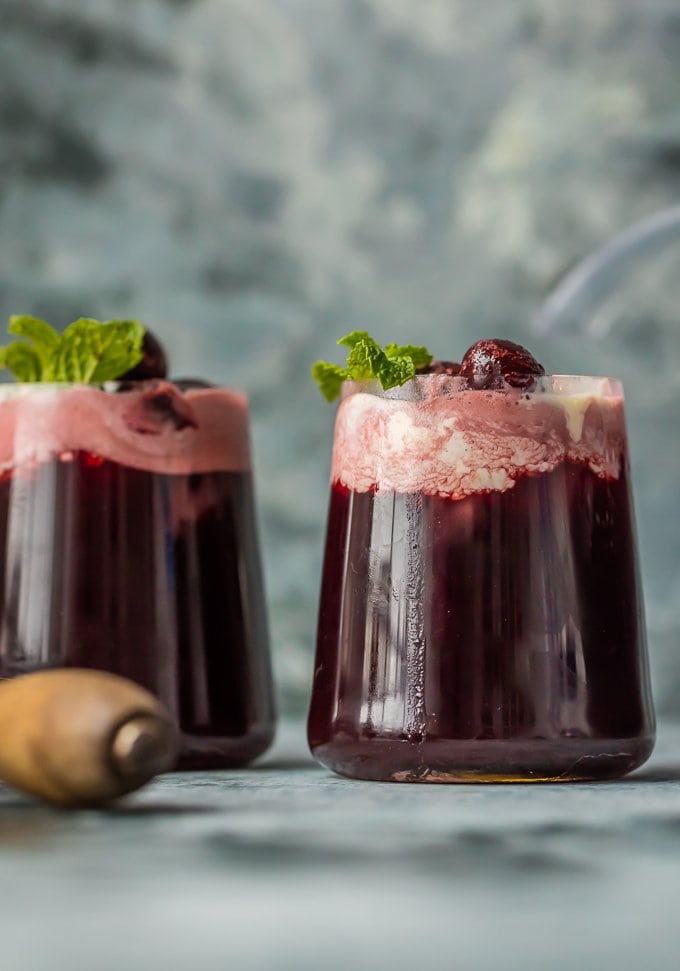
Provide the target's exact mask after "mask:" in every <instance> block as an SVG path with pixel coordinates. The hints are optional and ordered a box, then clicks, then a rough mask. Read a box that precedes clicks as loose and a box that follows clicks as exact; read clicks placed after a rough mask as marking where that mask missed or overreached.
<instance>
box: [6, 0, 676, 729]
mask: <svg viewBox="0 0 680 971" xmlns="http://www.w3.org/2000/svg"><path fill="white" fill-rule="evenodd" d="M679 195H680V7H679V6H678V3H677V0H593V2H589V3H585V2H583V3H568V2H559V0H419V2H418V3H414V2H413V0H89V2H88V3H86V4H84V3H82V2H79V0H62V2H58V3H57V2H48V0H0V317H6V316H7V315H8V314H9V313H11V312H19V311H21V312H32V313H36V314H39V315H43V316H46V317H48V319H51V320H52V321H54V322H55V323H58V324H63V323H65V322H67V321H68V320H69V319H72V318H73V317H75V316H79V315H81V314H83V313H85V314H91V315H94V316H102V317H105V316H114V315H115V316H123V315H135V316H138V317H140V318H141V319H143V320H144V321H145V322H146V323H147V324H148V325H149V326H150V327H151V328H153V329H154V330H155V331H156V332H157V333H158V334H159V335H160V336H161V338H162V339H163V340H164V342H165V343H166V345H167V347H168V349H169V351H170V354H171V357H172V361H173V364H174V370H175V372H182V373H183V374H192V373H193V374H198V375H204V376H206V377H208V378H211V379H213V380H217V381H223V382H226V383H230V384H235V385H238V386H240V387H242V388H243V389H245V390H246V391H247V392H248V394H249V395H250V397H251V401H252V415H253V436H254V442H255V452H256V463H257V466H256V471H257V482H258V498H259V508H260V514H261V532H262V539H263V545H264V552H265V558H266V567H267V571H266V572H267V582H268V590H269V598H270V615H271V625H272V633H273V641H274V647H275V662H276V670H277V676H278V682H279V685H280V688H281V692H282V697H283V700H284V705H285V706H286V707H287V708H288V709H289V710H292V709H302V708H304V706H305V705H306V698H307V693H308V687H309V682H310V677H311V667H312V660H311V652H312V649H313V641H314V625H315V610H316V597H317V590H318V583H319V572H320V558H321V547H322V536H323V521H324V517H325V511H326V495H327V477H328V469H329V458H330V444H331V434H332V418H333V415H332V409H331V408H329V407H328V406H326V405H325V404H324V403H323V401H322V400H321V398H320V396H318V394H317V392H316V391H315V389H314V388H313V387H312V385H311V383H310V381H309V378H308V369H309V364H310V363H311V362H312V361H313V360H314V359H316V358H317V357H320V356H323V357H326V356H328V355H329V354H331V353H332V349H333V344H334V340H335V338H336V337H337V336H339V335H340V333H342V332H344V331H345V329H349V328H351V327H354V326H360V327H362V328H368V329H370V330H372V331H374V332H375V334H376V336H378V337H380V338H381V339H383V340H391V339H394V340H399V341H406V340H415V339H417V340H419V341H422V342H425V343H427V344H428V345H430V346H431V348H432V349H433V350H434V351H435V352H436V354H437V355H439V356H445V357H457V356H459V355H460V354H461V353H462V352H463V350H464V349H465V348H466V347H467V345H468V344H469V343H471V342H472V341H473V340H475V339H476V338H478V337H481V336H491V335H499V336H506V337H511V338H514V339H516V340H520V341H523V342H525V343H528V344H529V345H530V346H531V347H532V348H533V349H534V350H535V351H536V352H537V354H538V355H539V356H541V357H542V358H543V361H544V364H545V365H546V367H547V368H548V369H549V370H553V371H563V372H564V371H571V370H574V371H583V372H600V373H601V372H608V373H615V374H618V375H620V376H622V377H623V378H624V380H625V381H626V386H627V390H628V400H629V420H630V426H631V434H632V445H633V458H634V472H635V478H636V487H637V499H638V509H639V519H640V534H641V544H642V553H643V566H644V578H645V587H646V592H647V601H648V615H649V626H650V636H651V641H652V649H653V670H654V676H655V683H656V687H657V699H658V702H659V705H660V707H661V708H662V709H664V710H670V711H675V712H676V713H680V658H679V657H678V642H679V641H680V525H679V523H678V518H679V517H678V516H677V511H676V510H677V495H678V488H679V487H680V453H679V450H678V448H677V437H678V421H679V419H680V336H679V335H680V330H679V329H678V321H677V306H678V301H677V297H678V282H677V278H678V273H677V268H678V261H677V256H678V252H677V250H676V251H675V255H674V257H673V259H670V261H669V259H666V260H664V261H657V263H655V264H654V266H653V267H650V268H645V271H644V272H643V273H641V274H640V275H639V276H638V277H635V278H631V279H630V280H629V281H628V282H627V284H626V286H625V287H623V286H622V287H620V288H618V290H617V293H616V294H614V297H613V301H614V302H613V304H612V303H610V305H609V311H608V314H609V316H608V317H607V320H606V321H605V323H604V324H603V325H602V326H600V327H599V328H596V335H595V336H591V337H590V338H588V339H584V338H582V337H579V336H578V334H577V333H576V331H573V330H572V331H570V332H566V331H565V332H563V333H562V332H560V333H559V334H557V335H550V336H545V335H543V336H540V335H536V334H535V333H533V331H532V326H531V320H532V314H533V313H534V311H535V310H536V308H537V307H538V306H539V304H540V302H541V300H542V299H543V297H544V295H545V294H546V293H547V292H548V291H549V290H550V288H551V286H552V285H553V284H554V283H555V282H556V281H557V280H558V279H559V278H560V276H561V275H562V274H563V273H564V272H565V270H566V269H567V268H568V267H570V266H571V265H573V263H574V262H575V261H577V260H578V259H579V258H580V257H582V256H584V255H585V254H586V253H588V252H589V251H590V250H591V249H592V248H594V247H596V246H598V245H599V244H600V243H602V242H603V241H604V240H605V239H606V238H607V237H608V236H610V235H611V234H612V233H613V232H615V231H617V230H619V229H621V228H623V227H625V226H626V225H627V224H629V223H630V222H632V221H634V220H636V219H637V218H639V217H642V216H644V215H646V214H648V213H650V212H653V211H654V210H656V209H660V208H662V207H664V206H667V205H670V204H671V203H673V202H674V201H675V200H677V199H678V196H679Z"/></svg>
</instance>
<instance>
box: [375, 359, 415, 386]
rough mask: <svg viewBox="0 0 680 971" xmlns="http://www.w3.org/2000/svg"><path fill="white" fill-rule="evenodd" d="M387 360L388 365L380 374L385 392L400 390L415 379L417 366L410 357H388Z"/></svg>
mask: <svg viewBox="0 0 680 971" xmlns="http://www.w3.org/2000/svg"><path fill="white" fill-rule="evenodd" d="M385 360H386V361H387V364H386V365H385V366H383V367H382V368H381V370H380V372H379V374H378V378H379V379H380V384H381V385H382V386H383V389H384V390H385V391H388V390H389V389H390V388H398V387H400V386H401V385H402V384H406V382H407V381H410V380H411V378H414V377H415V374H416V366H415V364H414V363H413V361H412V360H411V358H410V357H393V358H388V357H386V358H385Z"/></svg>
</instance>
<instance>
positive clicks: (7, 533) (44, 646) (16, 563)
mask: <svg viewBox="0 0 680 971" xmlns="http://www.w3.org/2000/svg"><path fill="white" fill-rule="evenodd" d="M0 473H1V475H0V677H12V676H14V675H17V674H23V673H25V672H28V671H34V670H36V669H40V668H47V667H55V666H78V667H87V668H97V669H101V670H106V671H111V672H114V673H116V674H120V675H123V676H125V677H128V678H131V679H132V680H134V681H136V682H138V683H139V684H141V685H143V686H144V687H146V688H148V689H149V690H150V691H152V692H153V693H154V694H155V695H157V696H158V697H159V698H160V699H161V700H162V701H163V702H164V704H165V705H166V706H167V708H168V709H169V711H170V712H171V713H172V714H173V716H174V717H175V720H176V722H177V724H178V726H179V729H180V733H181V754H180V762H179V765H180V767H181V768H199V767H203V768H216V767H228V766H232V765H241V764H243V763H246V762H248V761H249V760H251V759H252V758H254V757H255V756H256V755H259V754H260V753H261V752H262V751H264V750H265V749H266V748H267V746H268V745H269V744H270V742H271V739H272V736H273V727H274V712H273V704H272V686H271V674H270V667H269V653H268V652H269V647H268V633H267V624H266V617H265V605H264V593H263V587H262V578H261V572H260V562H259V553H258V546H257V538H256V529H255V518H254V509H253V488H252V475H251V464H250V448H249V435H248V417H247V405H246V401H245V399H244V398H243V396H241V395H240V394H237V393H235V392H233V391H229V390H226V389H219V388H184V389H182V387H180V386H178V385H174V384H171V383H169V382H164V381H159V382H154V383H153V384H150V383H145V384H135V383H129V382H128V383H119V384H115V383H114V384H111V385H106V386H104V387H90V386H84V385H53V386H49V385H9V384H8V385H3V386H2V387H1V388H0Z"/></svg>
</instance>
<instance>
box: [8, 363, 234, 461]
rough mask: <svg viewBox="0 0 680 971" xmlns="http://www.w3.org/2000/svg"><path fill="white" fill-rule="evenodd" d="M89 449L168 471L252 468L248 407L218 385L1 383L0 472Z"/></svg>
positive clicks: (109, 456) (110, 458)
mask: <svg viewBox="0 0 680 971" xmlns="http://www.w3.org/2000/svg"><path fill="white" fill-rule="evenodd" d="M80 451H82V452H90V453H92V454H94V455H97V456H99V457H100V458H103V459H108V460H109V461H111V462H117V463H119V464H120V465H126V466H130V467H131V468H136V469H146V470H147V471H149V472H159V473H166V474H173V475H189V474H192V473H197V472H217V471H246V470H248V469H250V440H249V433H248V405H247V401H246V398H245V397H244V396H243V395H242V394H239V393H238V392H235V391H231V390H225V389H221V388H207V389H194V390H189V391H187V392H185V393H182V392H180V390H179V389H178V388H177V387H175V385H173V384H171V383H170V382H168V381H155V382H153V383H147V384H144V385H140V386H139V387H138V388H134V389H133V390H129V391H128V390H125V391H120V392H113V391H107V390H102V389H100V388H95V387H88V386H87V385H61V386H59V385H36V384H34V385H5V386H4V387H3V388H0V472H7V471H9V470H12V469H15V468H19V467H21V466H23V465H32V464H35V463H40V462H47V461H49V460H51V459H55V458H62V459H67V458H69V457H70V456H71V455H72V454H73V453H74V452H80Z"/></svg>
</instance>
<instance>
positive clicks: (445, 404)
mask: <svg viewBox="0 0 680 971" xmlns="http://www.w3.org/2000/svg"><path fill="white" fill-rule="evenodd" d="M416 382H417V386H415V389H414V390H412V391H411V393H410V395H409V391H408V390H406V391H403V392H402V393H403V395H404V397H399V394H398V393H397V394H395V395H394V396H392V395H391V394H388V395H387V396H383V395H379V394H375V393H371V391H370V390H369V389H367V390H362V389H361V386H359V385H354V386H350V387H348V388H347V390H346V392H345V394H344V396H343V400H342V401H341V403H340V407H339V409H338V414H337V419H336V430H335V443H334V448H333V467H332V480H333V481H334V482H339V483H342V484H343V485H344V486H346V487H347V488H349V489H352V490H354V491H355V492H367V491H369V490H373V489H376V490H378V491H394V492H423V493H425V494H429V495H446V496H451V497H453V498H462V497H464V496H467V495H470V494H471V493H474V492H486V491H490V490H492V491H499V492H502V491H505V490H507V489H510V488H512V486H513V485H514V484H515V481H516V480H517V479H518V478H520V477H521V476H523V475H529V474H535V473H539V472H550V471H552V470H553V469H554V468H555V467H556V466H557V465H558V464H559V463H561V462H564V461H565V460H571V461H574V462H581V463H584V464H586V465H588V466H589V467H590V468H591V469H592V471H593V472H594V473H596V474H597V475H600V476H607V477H611V478H618V476H619V474H620V470H621V458H622V454H623V449H624V445H625V420H624V412H623V395H622V392H621V388H620V385H619V384H618V382H615V381H610V380H608V379H606V378H601V379H593V378H578V377H567V376H555V377H550V378H545V379H542V381H541V382H540V390H537V391H534V392H532V393H531V394H529V395H527V394H525V393H523V392H521V391H517V390H514V389H508V390H503V391H470V390H468V389H466V388H465V387H464V382H463V381H461V379H459V378H450V377H447V376H439V375H432V376H428V377H422V378H418V379H416Z"/></svg>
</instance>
